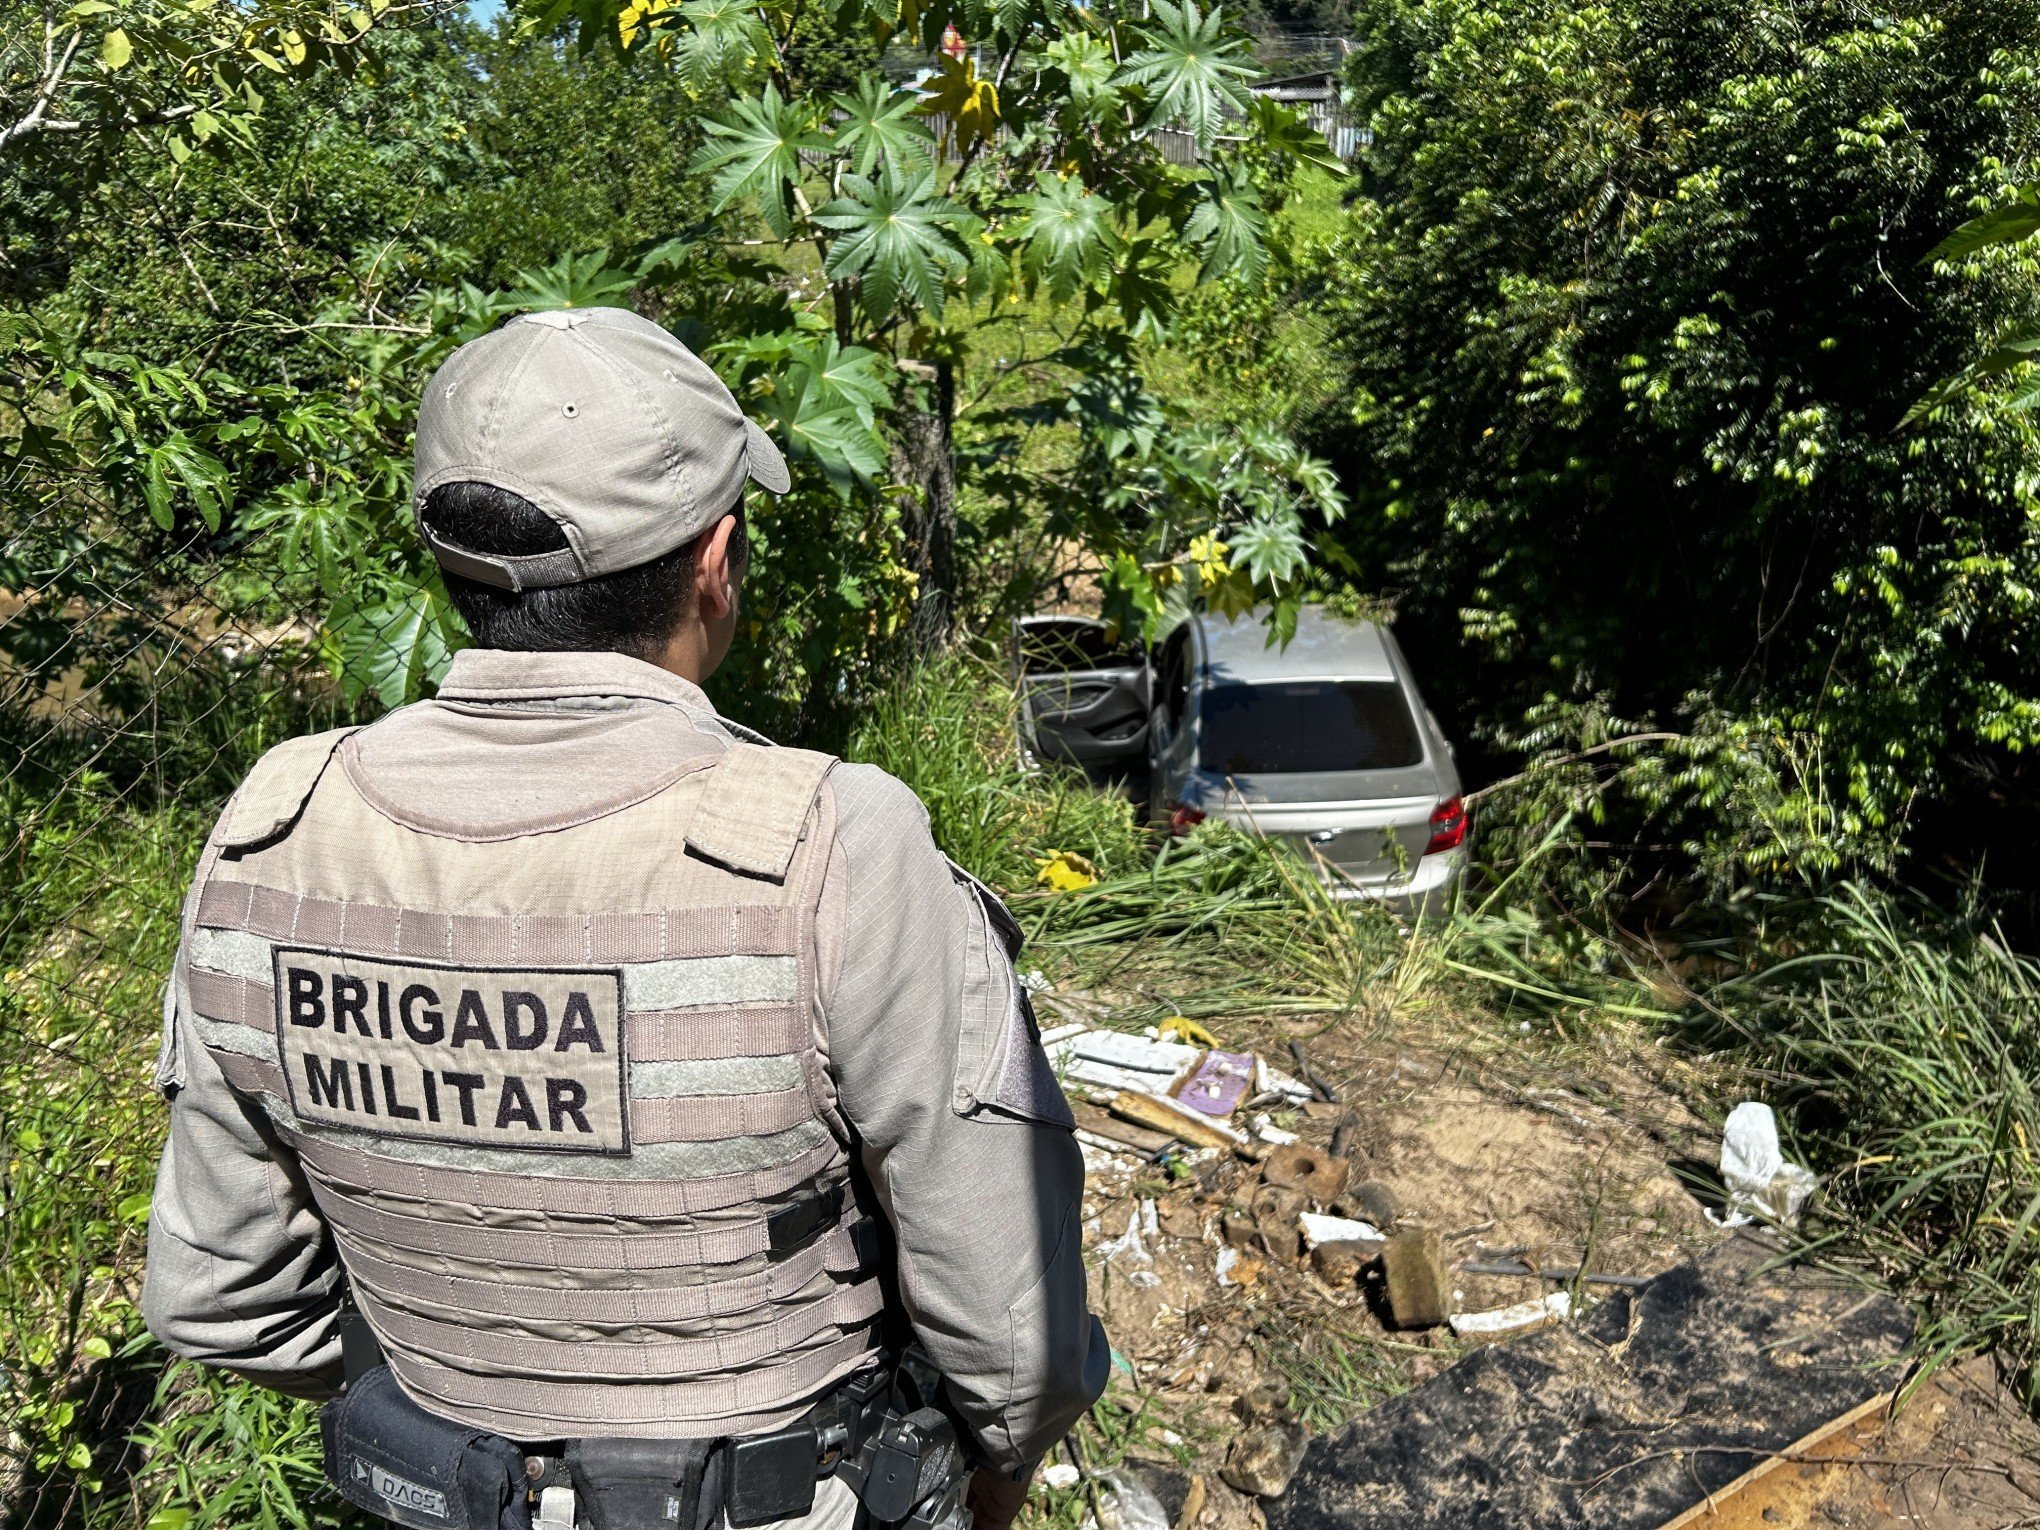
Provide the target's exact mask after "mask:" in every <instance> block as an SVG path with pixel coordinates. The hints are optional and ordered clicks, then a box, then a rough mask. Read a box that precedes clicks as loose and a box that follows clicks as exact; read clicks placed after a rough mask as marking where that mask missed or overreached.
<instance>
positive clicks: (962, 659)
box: [849, 653, 1404, 1023]
mask: <svg viewBox="0 0 2040 1530" xmlns="http://www.w3.org/2000/svg"><path fill="white" fill-rule="evenodd" d="M1014 706H1015V702H1014V697H1013V691H1012V688H1011V686H1010V685H1008V684H1007V683H1006V682H1005V680H1004V678H1003V677H1002V676H1001V675H1000V674H999V672H998V671H997V669H996V668H994V667H993V665H992V664H991V663H990V662H988V661H987V660H984V659H982V658H979V657H972V656H969V655H964V654H954V653H952V654H948V655H944V656H941V657H938V658H936V659H933V660H931V661H929V662H928V663H927V664H925V665H924V666H922V667H921V668H920V669H918V670H916V671H915V672H914V673H912V674H911V675H908V676H906V677H905V678H904V679H903V680H902V681H901V683H900V684H899V685H898V686H897V687H896V688H895V689H894V690H893V691H892V692H891V693H890V694H888V695H887V696H886V697H885V698H883V699H882V700H881V701H880V702H879V703H878V704H877V705H876V706H874V707H873V708H872V710H871V712H870V713H869V714H868V716H867V717H866V718H865V720H864V722H863V724H862V725H861V726H860V727H859V728H858V730H857V731H856V733H855V735H854V736H853V738H852V741H851V747H850V751H849V752H850V754H851V757H852V758H856V759H861V760H864V761H868V762H869V763H872V764H876V765H880V766H883V767H884V768H885V769H887V770H890V771H891V772H893V774H895V775H897V776H899V777H900V778H901V779H902V780H903V781H905V782H906V783H907V784H908V785H909V786H911V787H913V788H914V790H915V791H916V792H918V793H919V794H920V796H921V800H922V801H923V802H925V803H926V804H927V805H928V810H929V817H930V821H931V824H932V827H933V830H934V834H935V839H936V842H937V843H938V844H939V845H941V846H942V848H943V849H944V850H945V851H946V852H947V853H948V854H949V855H950V856H951V857H953V858H954V859H955V860H956V861H958V862H959V863H960V864H962V865H963V866H964V867H966V868H967V869H968V870H970V871H971V872H972V873H974V874H975V875H977V876H979V877H982V878H983V879H984V880H985V881H987V882H989V883H991V884H992V885H993V886H995V887H997V888H999V889H1001V890H1002V891H1003V892H1004V893H1005V894H1006V895H1007V898H1008V900H1009V902H1010V903H1011V904H1012V906H1013V909H1014V912H1015V914H1016V915H1017V916H1018V917H1019V918H1020V920H1021V922H1022V923H1023V925H1025V926H1026V928H1027V930H1028V934H1029V938H1030V942H1031V950H1032V956H1031V958H1030V959H1031V960H1033V961H1034V962H1036V963H1038V964H1040V965H1041V966H1042V967H1043V968H1044V969H1045V970H1046V971H1047V973H1048V975H1049V976H1050V977H1051V978H1053V979H1055V980H1056V982H1057V983H1058V986H1065V987H1070V986H1073V987H1076V988H1079V989H1083V990H1087V991H1089V992H1091V993H1092V995H1093V996H1094V997H1096V996H1099V995H1101V994H1102V995H1107V996H1109V997H1110V999H1111V1000H1112V1006H1111V1007H1112V1010H1113V1014H1114V1016H1115V1017H1116V1018H1117V1019H1118V1020H1119V1021H1121V1022H1123V1023H1138V1022H1140V1021H1142V1020H1144V1019H1150V1018H1154V1017H1156V1016H1159V1015H1162V1014H1172V1013H1173V1014H1182V1015H1188V1016H1192V1017H1196V1016H1214V1015H1227V1014H1234V1015H1237V1014H1253V1013H1256V1012H1260V1013H1266V1012H1269V1011H1273V1010H1290V1011H1297V1010H1301V1011H1308V1012H1333V1013H1338V1012H1344V1011H1348V1010H1351V1009H1353V1008H1355V1007H1357V1006H1359V1005H1361V1004H1362V1003H1363V1002H1364V1001H1365V1000H1366V998H1367V996H1368V995H1369V994H1370V993H1371V992H1372V991H1373V990H1374V988H1375V986H1376V985H1377V984H1378V983H1380V982H1381V981H1382V980H1383V979H1384V978H1386V977H1388V976H1389V975H1390V974H1392V973H1393V972H1394V971H1395V969H1396V967H1397V965H1398V963H1399V962H1400V961H1402V960H1403V957H1404V951H1403V950H1402V949H1401V948H1400V946H1399V944H1398V938H1397V933H1396V928H1395V926H1394V923H1393V922H1392V921H1391V920H1389V919H1388V918H1387V917H1386V916H1385V915H1381V914H1380V913H1379V912H1378V911H1370V910H1365V909H1356V908H1355V907H1354V906H1353V905H1350V904H1342V903H1340V902H1339V901H1338V900H1337V899H1336V898H1334V897H1333V896H1332V893H1331V890H1330V888H1329V887H1328V885H1327V884H1326V882H1325V881H1324V879H1322V878H1320V877H1318V876H1317V875H1316V874H1314V872H1313V871H1312V869H1311V868H1310V866H1309V865H1308V864H1306V862H1305V861H1304V859H1303V858H1302V856H1301V855H1300V854H1299V853H1298V852H1297V851H1296V850H1295V849H1294V848H1293V847H1291V846H1288V845H1286V844H1283V843H1280V842H1277V841H1272V840H1267V839H1262V838H1259V837H1258V836H1255V835H1251V834H1245V833H1241V832H1239V831H1236V830H1233V829H1231V828H1228V827H1227V826H1226V825H1224V824H1219V823H1210V824H1205V825H1202V826H1200V827H1199V828H1197V829H1196V830H1195V831H1193V832H1192V833H1191V834H1189V835H1188V836H1186V837H1185V838H1183V839H1180V840H1178V839H1172V838H1171V837H1170V836H1169V835H1168V834H1166V833H1157V832H1154V831H1150V830H1147V829H1144V828H1140V827H1137V826H1136V816H1137V815H1136V809H1135V805H1134V804H1133V803H1132V802H1130V801H1127V800H1125V799H1124V798H1122V797H1119V796H1116V795H1113V794H1111V793H1108V792H1102V791H1099V790H1097V789H1095V788H1093V787H1091V786H1090V785H1089V784H1088V783H1086V782H1085V781H1084V779H1083V778H1082V777H1081V776H1080V775H1078V774H1077V773H1075V772H1073V771H1066V770H1061V769H1055V768H1050V769H1046V770H1032V771H1030V770H1024V769H1022V768H1021V765H1020V761H1019V758H1018V752H1017V749H1016V748H1015V744H1014V726H1013V725H1014ZM1058 850H1060V851H1064V852H1073V853H1075V854H1077V855H1080V856H1082V857H1083V858H1084V859H1085V860H1086V861H1087V862H1089V863H1090V865H1091V866H1092V867H1093V868H1094V869H1095V871H1096V874H1097V880H1096V881H1095V883H1094V884H1093V885H1091V886H1088V887H1083V888H1080V889H1075V890H1070V891H1063V892H1056V891H1051V890H1049V889H1048V888H1045V887H1043V886H1041V885H1040V884H1039V881H1038V875H1037V873H1038V868H1039V866H1040V864H1041V863H1042V862H1043V861H1045V860H1046V859H1047V858H1048V857H1049V856H1050V855H1051V854H1052V853H1053V852H1055V851H1058Z"/></svg>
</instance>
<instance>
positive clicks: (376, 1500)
mask: <svg viewBox="0 0 2040 1530" xmlns="http://www.w3.org/2000/svg"><path fill="white" fill-rule="evenodd" d="M319 1434H320V1437H321V1439H322V1441H323V1442H324V1444H325V1447H326V1476H327V1477H328V1479H329V1480H331V1481H332V1483H333V1484H334V1486H336V1487H337V1488H339V1489H340V1494H341V1496H342V1497H343V1498H345V1499H346V1500H347V1501H348V1502H349V1503H352V1504H356V1505H359V1506H360V1507H361V1508H364V1509H367V1510H368V1511H369V1512H370V1513H373V1514H380V1515H381V1516H382V1517H383V1518H384V1519H389V1520H394V1521H396V1523H398V1524H400V1525H409V1526H411V1527H413V1530H531V1510H530V1508H529V1507H528V1505H527V1503H526V1500H525V1491H524V1488H525V1478H524V1452H523V1451H521V1450H519V1449H518V1448H517V1446H515V1445H513V1444H511V1443H510V1441H508V1440H506V1439H503V1438H501V1437H500V1436H498V1435H493V1434H490V1433H489V1432H488V1431H486V1430H482V1429H475V1428H471V1427H470V1426H468V1425H466V1424H456V1423H453V1422H452V1421H451V1420H448V1419H443V1418H440V1417H439V1416H438V1415H437V1414H434V1413H427V1412H426V1411H425V1410H424V1409H423V1408H421V1407H419V1406H418V1405H417V1404H416V1403H414V1402H412V1401H411V1399H410V1398H409V1397H408V1396H406V1395H405V1393H404V1390H403V1388H402V1387H400V1386H398V1385H397V1378H396V1377H395V1376H393V1375H392V1374H390V1370H389V1367H388V1366H377V1367H376V1368H375V1369H373V1370H370V1371H367V1372H365V1373H364V1374H362V1375H360V1376H357V1377H355V1378H354V1379H353V1380H352V1381H351V1382H350V1383H349V1384H348V1387H347V1391H346V1393H345V1395H343V1396H341V1397H339V1398H337V1399H336V1400H334V1401H333V1402H330V1403H328V1404H326V1406H325V1409H324V1410H323V1411H322V1412H321V1413H320V1415H319ZM687 1530H692V1527H687Z"/></svg>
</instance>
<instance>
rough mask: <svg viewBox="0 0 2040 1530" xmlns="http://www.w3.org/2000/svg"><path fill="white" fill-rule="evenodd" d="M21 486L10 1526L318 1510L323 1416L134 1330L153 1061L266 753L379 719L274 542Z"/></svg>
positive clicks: (12, 654)
mask: <svg viewBox="0 0 2040 1530" xmlns="http://www.w3.org/2000/svg"><path fill="white" fill-rule="evenodd" d="M7 487H8V488H9V489H10V490H11V493H10V497H9V498H8V499H6V500H0V810H4V820H5V832H4V839H0V846H4V855H5V867H4V871H0V1142H4V1145H5V1162H4V1177H0V1244H4V1248H5V1255H6V1257H5V1264H4V1269H0V1524H4V1525H6V1526H7V1527H10V1530H12V1527H27V1526H53V1525H59V1524H103V1525H114V1524H142V1523H149V1524H152V1525H153V1526H155V1527H156V1530H176V1527H178V1526H180V1525H183V1524H185V1523H189V1522H192V1521H193V1520H197V1521H199V1522H210V1521H211V1519H212V1518H214V1517H216V1516H217V1515H220V1514H224V1515H225V1517H227V1518H230V1519H245V1522H251V1523H252V1522H256V1521H258V1520H261V1519H265V1518H266V1519H268V1520H269V1522H275V1521H276V1520H277V1519H284V1520H288V1519H290V1518H292V1517H293V1516H292V1515H291V1514H290V1513H289V1512H288V1509H289V1505H291V1503H292V1501H293V1499H294V1498H295V1496H296V1495H298V1494H300V1493H302V1492H305V1491H307V1490H309V1491H311V1492H313V1493H314V1494H316V1493H317V1488H316V1481H315V1476H314V1473H313V1468H314V1465H315V1462H314V1457H313V1455H312V1454H311V1451H312V1447H313V1445H314V1443H315V1438H314V1436H313V1435H312V1434H311V1433H309V1424H310V1415H309V1414H308V1413H306V1412H305V1411H304V1410H303V1409H301V1408H299V1407H296V1406H293V1405H291V1404H288V1403H285V1402H282V1401H281V1400H278V1399H274V1398H270V1397H267V1396H266V1395H258V1394H257V1393H255V1392H254V1390H253V1389H248V1388H240V1389H237V1388H235V1387H233V1386H231V1385H229V1384H226V1383H223V1382H222V1381H220V1380H219V1379H217V1378H209V1377H203V1376H201V1375H200V1374H199V1373H198V1372H197V1371H196V1370H195V1369H194V1368H190V1367H182V1368H176V1369H175V1370H166V1360H167V1358H168V1357H167V1356H166V1355H165V1354H164V1352H163V1351H162V1350H161V1349H160V1348H158V1347H156V1346H155V1345H154V1344H153V1343H152V1342H151V1341H150V1340H148V1338H147V1336H146V1334H145V1332H144V1330H143V1327H142V1323H141V1316H140V1309H139V1305H138V1304H139V1301H140V1287H141V1274H142V1264H143V1256H144V1248H145V1243H146V1235H147V1217H148V1200H149V1189H150V1184H151V1181H152V1178H153V1175H154V1169H155V1159H156V1155H157V1152H158V1151H159V1149H160V1146H161V1142H162V1138H163V1134H164V1130H165V1125H166V1122H165V1117H164V1112H163V1108H162V1100H161V1096H160V1095H159V1094H158V1092H157V1090H156V1088H155V1087H154V1073H155V1053H156V1046H157V1040H158V1035H159V1030H160V1017H161V994H162V988H163V983H164V979H165V977H166V975H167V973H168V971H169V968H170V963H171V958H172V955H173V952H174V949H175V945H176V939H177V915H178V907H179V903H180V900H181V897H182V894H183V890H184V887H185V884H186V881H187V879H188V878H189V876H190V873H191V869H192V866H193V863H194V861H195V860H196V857H197V854H198V850H199V847H200V845H201V844H202V842H203V840H204V837H205V834H206V832H207V830H208V829H209V827H210V825H211V822H212V818H213V816H214V814H215V813H217V811H218V809H219V806H220V804H221V803H222V802H223V801H224V799H225V797H226V796H227V794H228V793H229V792H230V791H231V790H232V789H233V786H234V785H235V783H236V782H237V781H238V780H239V778H240V776H241V775H242V773H243V772H244V771H245V770H246V769H247V767H248V766H249V765H250V764H251V763H252V762H253V761H254V760H255V759H256V758H257V757H258V756H259V755H260V753H261V752H262V751H263V750H264V749H265V748H267V747H268V746H269V745H271V744H273V743H275V742H276V741H277V740H278V739H280V738H283V737H286V736H288V735H291V734H294V733H298V732H303V731H306V730H309V729H313V728H319V727H328V726H333V725H335V724H336V723H339V722H342V721H346V720H351V718H352V717H353V716H354V715H355V714H356V713H357V712H358V711H359V710H360V709H359V708H353V707H350V706H349V705H348V704H347V703H346V702H345V700H344V698H343V697H342V694H341V692H340V689H339V687H338V686H337V685H336V684H335V683H334V681H333V680H332V679H331V678H330V675H329V673H328V670H327V668H326V666H325V665H324V664H323V663H322V662H321V660H320V655H319V652H318V637H319V626H318V615H319V613H318V612H317V611H316V610H314V609H311V608H310V602H309V601H308V599H307V598H306V597H305V596H303V595H302V594H294V593H293V592H292V590H291V584H290V581H289V579H287V578H286V577H284V576H283V575H282V574H280V573H269V574H265V573H264V572H263V570H264V569H265V568H268V569H271V570H274V569H277V568H278V567H279V566H280V565H279V564H278V563H277V562H276V561H274V555H275V552H276V549H273V548H269V547H266V546H265V545H263V542H262V540H261V539H260V538H257V539H255V540H252V541H251V540H248V539H246V538H242V539H239V540H236V539H235V538H233V537H222V536H218V535H215V534H212V533H209V532H206V531H204V530H203V529H202V528H201V529H196V530H184V529H181V528H180V530H178V531H176V532H163V531H160V530H158V529H157V528H155V527H154V525H153V524H152V523H150V522H149V521H147V520H146V519H142V521H141V525H142V527H143V529H142V530H141V531H139V532H137V531H136V530H135V527H134V522H135V518H134V517H129V516H123V515H120V514H118V513H116V512H115V511H114V510H113V509H112V508H111V507H107V506H99V507H96V508H87V507H84V506H81V504H80V502H79V498H78V496H76V495H75V494H62V495H55V496H48V497H45V496H40V495H37V494H36V493H34V492H33V489H32V487H31V486H30V485H28V484H26V483H24V482H23V481H22V480H21V479H19V478H17V479H15V480H13V481H11V483H10V484H8V485H7ZM38 499H41V500H42V502H43V508H40V509H38V508H35V506H36V502H37V500H38ZM370 705H373V703H370ZM260 1503H266V1504H267V1505H268V1508H267V1509H266V1510H260V1509H258V1508H257V1505H258V1504H260ZM237 1504H238V1505H239V1508H238V1509H236V1508H235V1507H234V1506H235V1505H237ZM305 1507H306V1509H307V1512H308V1514H309V1515H310V1517H312V1518H314V1519H322V1518H323V1519H326V1520H331V1518H332V1517H333V1513H332V1512H331V1511H325V1510H319V1509H316V1508H313V1507H311V1506H310V1505H309V1504H307V1505H306V1506H305Z"/></svg>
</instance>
